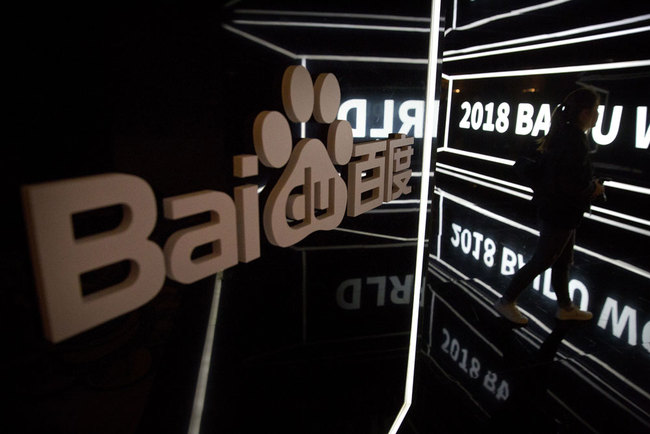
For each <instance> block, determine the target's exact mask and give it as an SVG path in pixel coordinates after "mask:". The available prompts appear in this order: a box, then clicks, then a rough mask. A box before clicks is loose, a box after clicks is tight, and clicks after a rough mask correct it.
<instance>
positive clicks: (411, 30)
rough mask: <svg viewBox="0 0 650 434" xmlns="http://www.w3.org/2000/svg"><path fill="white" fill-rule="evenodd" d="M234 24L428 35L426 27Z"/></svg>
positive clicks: (283, 23) (243, 21)
mask: <svg viewBox="0 0 650 434" xmlns="http://www.w3.org/2000/svg"><path fill="white" fill-rule="evenodd" d="M233 23H235V24H244V25H249V26H273V27H308V28H321V29H346V30H380V31H388V32H408V33H429V28H428V27H397V26H377V25H368V24H341V23H306V22H296V21H256V20H233Z"/></svg>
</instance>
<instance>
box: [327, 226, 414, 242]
mask: <svg viewBox="0 0 650 434" xmlns="http://www.w3.org/2000/svg"><path fill="white" fill-rule="evenodd" d="M332 230H333V231H339V232H347V233H349V234H357V235H367V236H370V237H375V238H386V239H387V240H395V241H417V238H404V237H397V236H394V235H386V234H379V233H376V232H364V231H357V230H354V229H346V228H341V227H338V228H334V229H332Z"/></svg>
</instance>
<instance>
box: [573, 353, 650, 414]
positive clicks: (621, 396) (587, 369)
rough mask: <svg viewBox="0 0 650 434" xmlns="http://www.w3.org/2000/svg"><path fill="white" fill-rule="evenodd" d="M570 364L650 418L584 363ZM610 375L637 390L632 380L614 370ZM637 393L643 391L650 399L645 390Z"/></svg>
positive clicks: (643, 410) (575, 362)
mask: <svg viewBox="0 0 650 434" xmlns="http://www.w3.org/2000/svg"><path fill="white" fill-rule="evenodd" d="M569 362H572V363H573V364H574V365H576V366H577V367H578V368H580V369H582V370H583V371H584V373H585V375H590V376H591V377H593V378H595V379H596V380H597V381H599V382H600V383H601V384H602V385H603V387H605V388H607V389H609V390H610V391H611V392H612V393H613V394H616V395H618V396H619V398H620V399H622V400H624V401H627V402H628V404H629V405H630V406H632V407H635V408H636V409H637V410H638V411H639V412H641V413H643V414H645V416H646V417H647V416H650V415H649V414H648V413H647V411H646V410H645V409H643V408H641V407H639V406H638V405H637V404H636V403H635V402H633V401H632V400H630V399H629V398H628V397H627V396H625V395H624V394H622V393H621V392H619V391H618V390H616V389H615V388H613V387H612V386H611V385H610V384H609V382H607V381H603V379H602V378H601V377H600V376H597V375H596V374H594V373H593V372H592V371H591V370H590V369H589V368H588V367H587V366H585V365H584V364H583V363H580V362H578V361H577V360H574V359H567V360H566V363H569ZM610 373H611V374H613V375H614V376H617V377H619V378H618V379H619V380H621V381H623V382H625V383H626V384H628V385H629V386H631V387H632V388H636V387H635V385H636V383H633V382H631V381H630V380H628V379H627V378H625V377H623V376H621V374H619V373H618V372H617V371H615V370H613V369H612V370H611V371H610ZM637 391H642V394H643V395H645V396H644V397H645V398H648V399H650V396H649V395H647V392H646V391H645V390H643V389H637Z"/></svg>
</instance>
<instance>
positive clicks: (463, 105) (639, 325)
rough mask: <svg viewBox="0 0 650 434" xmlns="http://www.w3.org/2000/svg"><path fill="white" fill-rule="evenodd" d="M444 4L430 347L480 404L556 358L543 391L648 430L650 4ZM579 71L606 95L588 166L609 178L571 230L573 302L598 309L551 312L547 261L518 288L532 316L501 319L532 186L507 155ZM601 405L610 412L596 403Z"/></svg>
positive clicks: (530, 226) (499, 407) (488, 409)
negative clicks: (523, 320)
mask: <svg viewBox="0 0 650 434" xmlns="http://www.w3.org/2000/svg"><path fill="white" fill-rule="evenodd" d="M452 3H453V5H451V6H450V7H451V8H452V10H453V11H454V14H453V15H454V19H453V22H452V24H450V25H449V26H448V28H447V30H446V32H445V34H446V36H447V37H446V39H445V42H446V44H445V57H444V63H443V74H444V78H445V81H444V82H443V93H444V95H446V99H445V100H444V101H443V107H444V108H443V113H445V119H444V121H443V123H442V124H441V125H440V136H441V141H440V144H439V148H438V149H437V151H438V152H437V160H436V195H435V198H434V208H435V212H434V213H433V214H434V215H435V216H436V217H435V225H436V228H437V231H436V232H437V233H436V237H435V238H436V239H435V240H432V242H431V250H430V258H429V259H430V262H429V273H430V274H429V283H430V286H429V291H428V292H427V294H426V298H425V310H426V312H427V314H426V315H425V317H426V320H425V322H426V326H425V329H427V330H428V331H427V333H426V336H425V339H424V341H425V342H423V345H424V348H425V353H426V354H427V355H428V356H429V357H431V359H432V360H433V361H435V363H436V364H438V365H439V366H440V367H441V369H442V370H443V371H444V372H445V373H447V374H448V375H451V376H452V377H453V378H455V379H457V380H458V381H459V383H460V384H461V385H462V388H463V389H464V390H466V391H468V393H469V395H470V396H471V397H472V399H474V400H475V401H474V403H475V405H476V406H477V407H478V408H479V409H480V411H482V412H483V413H484V414H485V415H486V416H487V417H488V418H492V417H496V415H498V414H503V413H505V412H507V411H513V408H516V401H517V400H520V399H523V398H522V396H525V393H526V392H525V390H526V389H531V388H532V386H533V384H532V383H531V382H530V381H529V380H526V379H525V378H524V376H522V375H516V372H517V370H521V372H529V371H532V368H531V367H530V366H532V365H527V364H526V363H533V364H534V363H538V364H539V363H544V364H549V363H552V364H551V365H548V366H554V368H552V369H554V370H557V372H555V371H554V374H553V375H554V376H557V378H563V380H562V381H557V382H553V381H550V382H548V383H544V385H543V386H542V385H541V384H538V385H537V386H539V387H544V390H543V393H544V394H546V393H547V392H548V396H550V397H551V399H550V402H552V403H553V404H552V405H554V406H557V407H561V408H565V409H568V411H569V412H572V413H570V414H571V416H567V417H566V418H564V420H566V421H569V420H570V421H571V422H570V424H571V423H572V424H575V426H577V427H585V426H588V427H591V429H595V430H609V429H615V428H616V429H619V428H620V429H623V427H625V428H626V429H629V430H632V431H634V430H639V429H647V428H648V427H650V412H648V410H647V409H648V408H650V382H648V378H647V375H645V372H646V371H647V365H648V363H649V362H650V304H649V303H648V294H649V291H650V260H649V258H648V253H647V247H646V246H647V245H648V242H649V241H650V214H649V213H648V209H650V154H649V153H648V139H649V138H650V117H649V116H648V114H647V112H648V106H649V104H650V100H649V99H648V97H647V95H649V94H650V60H648V59H650V53H649V52H648V50H647V42H648V34H649V30H650V28H649V27H648V24H649V23H650V15H648V12H649V11H648V10H647V7H645V8H644V7H643V6H641V5H637V6H634V7H631V8H629V9H624V8H620V9H618V10H616V11H615V12H614V13H613V14H609V13H607V14H605V13H604V9H603V8H604V5H603V4H601V3H600V2H594V3H593V5H592V6H593V9H590V12H588V13H587V12H585V11H586V8H587V6H586V4H585V2H521V4H520V6H521V9H517V10H514V9H512V7H511V5H506V4H505V3H499V2H492V3H490V4H489V5H488V4H487V3H486V2H480V1H476V2H464V1H461V0H459V1H458V2H452ZM583 12H584V14H583V15H581V13H583ZM558 16H562V17H563V19H562V20H559V19H556V20H555V22H554V23H551V24H549V21H548V19H549V17H556V18H557V17H558ZM578 17H580V18H578ZM541 29H543V30H544V31H541ZM477 41H480V43H477ZM579 86H584V87H588V88H591V89H593V90H594V91H596V92H597V93H598V94H599V96H600V99H601V102H600V106H599V118H598V123H597V125H596V126H595V128H593V129H592V130H591V131H589V132H588V142H589V145H590V148H591V150H592V155H591V158H592V161H593V165H594V169H595V172H596V175H597V176H601V177H606V178H611V180H610V181H606V182H605V186H606V194H607V198H606V200H603V199H599V200H597V201H595V202H594V203H593V205H592V207H591V210H590V212H588V213H585V216H584V219H583V222H582V224H581V226H580V228H579V229H578V236H577V241H576V249H575V251H576V252H575V258H574V259H575V263H574V266H573V268H572V270H571V271H570V276H569V288H570V293H571V295H572V296H573V299H574V302H575V303H576V304H578V305H580V306H581V307H582V308H583V309H588V310H590V311H592V312H593V313H594V319H593V320H592V321H591V322H589V323H588V324H584V325H582V327H581V328H580V330H579V331H578V330H572V329H571V328H570V327H568V328H567V327H565V326H564V325H563V324H562V323H561V322H557V321H556V320H555V318H554V314H555V308H556V302H555V294H554V293H553V290H552V288H551V285H550V270H548V271H546V272H545V273H543V274H542V275H541V276H538V278H537V279H536V280H535V281H534V282H533V283H532V284H531V285H530V287H529V288H528V289H527V291H526V292H524V293H523V295H522V296H521V297H520V299H519V305H520V307H521V308H522V310H523V311H524V312H525V314H526V315H527V316H528V317H529V319H530V323H529V325H528V326H527V327H526V328H524V329H522V330H510V329H508V328H507V324H504V323H503V322H499V321H502V320H501V319H500V318H498V315H497V314H496V312H495V311H494V310H493V308H492V307H491V306H492V303H493V302H494V301H495V300H496V299H497V298H498V297H499V296H500V294H502V293H503V291H504V289H505V288H506V287H507V285H508V284H509V282H510V280H511V278H512V275H513V274H514V273H515V271H516V270H518V269H519V268H521V266H523V264H524V263H525V262H526V261H527V260H529V259H530V257H531V256H532V253H533V250H534V247H535V244H536V241H537V237H538V234H539V233H538V231H537V219H536V215H535V209H534V206H533V205H532V203H531V197H532V190H531V189H530V188H528V187H526V186H525V185H522V182H521V180H519V179H518V178H517V177H516V175H515V173H514V172H513V171H512V168H511V166H512V164H513V163H514V160H515V159H516V158H517V157H518V156H520V155H522V154H526V153H529V152H530V151H531V150H533V149H535V147H536V146H537V144H536V139H538V138H539V137H542V136H543V135H544V134H545V133H546V132H547V131H548V128H549V125H550V116H551V113H552V111H553V109H554V108H555V106H556V105H557V104H559V103H560V102H561V101H562V99H563V97H564V96H565V95H566V94H567V93H569V92H570V91H572V90H574V89H575V88H577V87H579ZM503 326H506V327H503ZM502 327H503V329H502ZM508 339H513V340H512V341H509V340H508ZM518 348H519V349H518ZM549 350H550V355H549V354H548V351H549ZM518 351H523V353H522V354H520V353H518ZM526 353H528V354H526ZM528 357H532V360H534V362H533V361H531V360H529V359H528ZM537 357H540V359H537ZM549 357H550V358H549ZM472 363H474V365H472ZM513 363H514V364H513ZM479 365H480V369H479V368H478V366H479ZM556 365H557V366H556ZM472 366H474V368H475V369H474V371H471V368H472ZM540 366H541V365H540ZM544 366H546V365H544ZM513 370H514V371H513ZM544 372H546V371H544ZM544 372H538V373H537V374H534V375H546V374H545V373H544ZM470 374H471V375H470ZM492 374H493V375H494V377H491V375H492ZM525 375H528V374H525ZM488 377H489V378H488ZM551 378H552V377H551ZM492 380H494V381H492ZM563 381H564V382H568V383H570V384H572V385H573V386H572V387H573V388H575V391H581V392H580V393H582V395H580V393H578V392H575V393H574V392H572V391H570V390H567V389H566V388H564V387H563V384H562V382H563ZM502 384H503V385H502ZM500 387H501V389H500ZM532 392H534V391H531V393H532ZM585 394H587V395H585ZM580 396H589V397H588V398H580ZM513 406H514V407H513ZM549 408H551V407H549ZM545 411H546V409H545ZM548 411H551V412H553V411H558V413H557V414H558V415H559V414H561V411H560V410H557V408H556V409H555V410H548ZM608 411H609V412H611V414H612V415H615V416H613V417H614V418H615V420H617V421H618V422H612V421H611V420H607V418H605V417H600V416H599V414H598V413H599V412H608ZM558 417H559V416H558ZM496 419H498V417H496ZM560 419H562V417H560ZM567 423H569V422H567ZM617 424H618V425H617ZM567 426H570V425H567Z"/></svg>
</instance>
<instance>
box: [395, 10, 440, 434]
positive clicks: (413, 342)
mask: <svg viewBox="0 0 650 434" xmlns="http://www.w3.org/2000/svg"><path fill="white" fill-rule="evenodd" d="M440 3H441V0H432V2H431V31H430V32H429V63H428V67H427V90H426V92H427V93H426V103H425V104H426V106H425V107H426V108H425V116H426V118H425V122H424V139H423V140H422V173H429V172H430V171H431V149H432V147H433V138H434V134H435V132H436V124H437V119H438V111H439V108H440V107H439V104H438V103H436V100H435V99H436V97H435V95H436V87H437V86H438V83H437V75H438V42H439V32H440ZM420 179H421V180H422V182H421V185H420V188H421V190H420V210H419V213H418V243H417V249H416V250H417V251H416V256H415V281H414V286H413V297H412V298H411V300H412V302H413V311H412V314H411V336H410V342H409V354H408V362H407V368H406V385H405V387H404V404H403V405H402V408H401V409H400V411H399V413H398V414H397V417H396V418H395V421H394V422H393V425H392V426H391V428H390V430H389V434H396V433H397V430H399V427H400V425H401V424H402V422H403V421H404V418H405V417H406V413H407V412H408V410H409V408H410V407H411V403H412V402H413V382H414V377H415V358H416V350H417V337H418V316H419V313H420V303H419V300H420V292H421V289H422V276H423V274H424V273H423V268H424V258H425V255H424V245H425V236H426V223H427V204H428V203H429V179H430V177H429V176H423V177H422V178H420Z"/></svg>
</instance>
